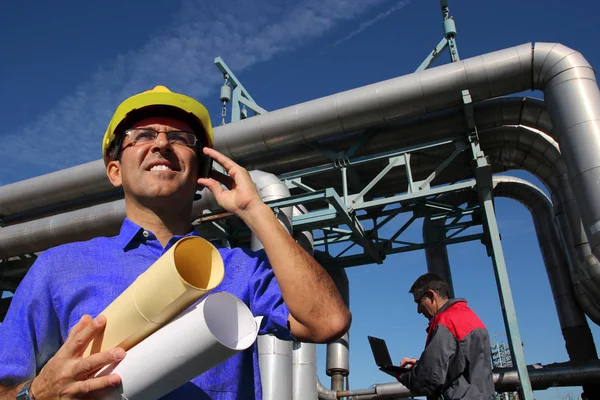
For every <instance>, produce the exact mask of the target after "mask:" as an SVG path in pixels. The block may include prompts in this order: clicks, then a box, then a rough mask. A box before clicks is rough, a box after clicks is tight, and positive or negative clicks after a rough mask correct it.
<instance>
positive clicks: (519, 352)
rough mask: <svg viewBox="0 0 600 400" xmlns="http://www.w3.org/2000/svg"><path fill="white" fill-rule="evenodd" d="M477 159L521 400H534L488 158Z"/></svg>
mask: <svg viewBox="0 0 600 400" xmlns="http://www.w3.org/2000/svg"><path fill="white" fill-rule="evenodd" d="M476 160H477V163H478V164H479V166H478V167H477V170H476V180H477V193H478V195H479V202H480V206H481V212H482V214H483V215H482V219H483V223H484V234H485V235H486V237H487V240H488V243H487V248H488V254H489V255H490V257H491V258H492V263H493V265H494V274H495V275H496V283H497V285H498V294H499V295H500V305H501V307H502V317H503V318H504V326H505V328H506V333H507V336H508V343H509V345H510V349H511V352H512V355H513V361H514V363H515V364H516V367H517V372H518V374H519V380H520V382H521V387H520V389H519V398H520V399H521V400H533V391H532V389H531V382H530V381H529V374H528V372H527V363H526V362H525V353H524V352H523V346H522V342H521V334H520V333H519V325H518V322H517V313H516V311H515V304H514V301H513V296H512V291H511V289H510V282H509V280H508V273H507V271H506V262H505V260H504V252H503V251H502V245H501V243H500V233H499V231H498V225H497V224H496V213H495V211H494V204H493V196H492V190H493V188H492V174H491V168H490V166H489V165H488V163H487V160H486V159H485V157H481V154H479V155H478V154H476Z"/></svg>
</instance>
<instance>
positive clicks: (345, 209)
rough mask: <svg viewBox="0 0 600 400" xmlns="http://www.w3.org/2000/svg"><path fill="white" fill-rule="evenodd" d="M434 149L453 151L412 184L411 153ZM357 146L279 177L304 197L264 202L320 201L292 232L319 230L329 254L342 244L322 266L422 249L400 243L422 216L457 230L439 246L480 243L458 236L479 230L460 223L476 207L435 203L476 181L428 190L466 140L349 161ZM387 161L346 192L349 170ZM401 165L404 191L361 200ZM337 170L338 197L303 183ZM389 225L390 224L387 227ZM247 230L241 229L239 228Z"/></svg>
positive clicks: (319, 243)
mask: <svg viewBox="0 0 600 400" xmlns="http://www.w3.org/2000/svg"><path fill="white" fill-rule="evenodd" d="M438 146H454V151H453V152H452V154H450V155H449V156H448V157H447V158H446V159H445V160H442V162H441V163H440V165H439V166H438V167H436V168H435V169H434V171H433V172H432V173H431V174H430V175H429V176H428V177H427V178H426V179H425V180H423V181H420V182H415V181H414V179H413V178H412V171H411V168H410V155H411V153H414V152H418V151H421V150H424V149H431V148H434V147H438ZM356 148H357V147H356V145H355V144H353V148H352V149H351V150H352V151H351V152H348V151H347V152H341V153H340V152H332V151H329V150H328V149H326V148H323V149H321V150H322V151H323V152H328V151H329V152H330V154H329V156H330V159H332V162H331V164H328V165H323V166H319V167H315V168H310V169H306V170H302V171H297V172H294V173H290V174H283V175H281V176H280V177H279V178H280V179H282V181H283V182H284V183H285V184H286V185H287V186H288V187H289V188H290V189H300V190H301V191H302V192H303V193H301V194H296V195H294V196H291V197H289V198H287V199H281V200H277V201H274V202H267V204H268V205H269V206H271V207H272V208H281V207H289V206H292V205H298V204H303V205H305V206H306V205H308V204H310V203H315V202H320V203H321V205H320V206H319V205H317V206H314V204H313V206H311V209H312V211H310V212H307V213H304V214H302V215H297V216H294V218H293V228H294V230H317V229H320V230H321V231H322V237H315V242H314V244H315V246H316V247H324V248H325V251H326V253H327V254H330V251H331V250H332V249H333V248H332V246H339V245H341V246H346V247H345V248H342V249H340V251H339V252H337V254H336V255H331V254H330V255H329V256H328V257H326V260H324V261H323V260H320V261H323V262H322V264H323V265H324V266H326V267H328V268H344V267H349V266H356V265H364V264H369V263H373V262H376V263H381V262H382V261H383V259H384V258H385V256H386V255H387V254H395V253H400V252H406V251H412V250H418V249H423V248H425V247H427V246H428V245H431V244H426V243H415V242H411V241H406V240H402V239H401V235H402V234H403V233H404V232H405V231H406V230H407V229H408V228H409V227H410V226H411V225H412V224H413V223H414V222H415V221H416V220H417V219H418V218H421V217H424V216H426V215H431V216H433V218H442V217H445V218H454V224H455V226H449V227H448V229H449V230H452V231H453V234H452V236H451V237H447V238H446V239H445V240H444V241H443V243H444V244H451V243H459V242H464V241H470V240H481V238H482V236H481V233H472V232H471V233H470V234H468V233H467V234H464V235H462V236H459V234H461V233H464V231H466V230H467V229H469V228H471V227H478V226H479V225H480V223H478V222H477V221H475V220H473V221H462V222H459V221H461V219H462V218H464V217H472V216H473V215H474V214H476V213H477V209H476V208H473V207H471V208H469V209H462V208H459V207H455V206H450V205H446V204H443V203H440V202H439V201H435V197H436V196H438V195H439V194H442V193H446V192H451V191H455V190H464V189H472V188H474V187H475V184H476V182H475V180H470V181H465V182H458V183H455V184H451V185H444V186H440V187H433V188H431V187H430V186H431V183H432V182H434V181H435V178H436V176H438V175H439V173H440V172H441V171H442V170H443V169H444V168H446V167H447V166H448V165H449V164H450V163H451V162H452V160H454V159H455V158H456V157H457V156H458V155H459V154H460V153H461V152H462V151H463V150H464V149H467V148H469V145H468V142H467V141H466V140H465V138H464V137H460V138H453V139H447V140H440V141H437V142H430V143H425V144H421V145H416V146H410V147H408V148H405V149H402V150H398V151H394V152H386V153H382V154H376V155H372V156H367V157H361V158H356V159H352V158H349V157H348V154H353V153H354V151H356ZM382 159H387V160H388V165H386V166H385V167H384V168H383V169H382V170H381V171H380V172H379V174H377V176H376V177H375V178H374V179H373V180H372V181H371V182H369V183H368V184H367V185H366V186H364V188H363V189H362V190H361V191H360V192H359V193H355V194H351V193H349V187H348V183H347V181H346V179H347V174H349V173H351V172H354V171H353V169H352V168H353V167H354V166H357V165H361V164H364V163H368V162H374V161H377V160H382ZM398 166H403V167H404V169H405V173H406V176H407V181H408V186H407V187H406V188H405V191H406V192H405V193H404V194H400V195H396V196H392V197H388V198H383V199H375V200H369V199H367V200H365V198H366V196H368V193H369V191H370V190H371V189H372V188H373V187H374V186H375V185H377V183H378V182H379V181H380V180H381V179H382V178H383V177H384V176H385V175H386V174H387V173H388V172H389V171H390V170H391V169H392V168H394V167H398ZM335 169H339V170H340V171H341V174H340V175H341V176H340V177H341V179H342V182H341V187H342V192H343V193H342V196H340V195H339V194H338V193H337V192H336V190H335V189H333V188H326V189H320V190H317V189H314V188H312V187H310V186H309V185H307V184H305V183H304V182H303V178H304V177H307V176H311V175H315V174H319V173H322V172H326V171H331V170H335ZM401 213H412V216H409V217H408V220H407V221H405V222H404V223H402V225H401V226H400V228H399V229H396V231H395V233H392V234H390V236H389V237H381V236H380V235H379V233H380V231H381V229H382V228H383V227H384V226H385V225H386V224H390V223H391V222H392V221H393V220H394V219H395V218H396V217H397V216H398V215H399V214H401ZM228 216H229V214H228V213H224V212H222V211H215V212H214V213H213V214H205V215H204V216H203V217H202V218H200V219H198V220H197V221H196V223H206V222H211V223H213V224H216V223H218V220H219V219H220V218H222V217H228ZM367 221H371V222H372V227H371V228H370V229H367V228H365V226H366V225H363V223H364V222H367ZM388 226H389V225H388ZM239 229H242V230H243V229H245V228H243V227H242V228H239ZM242 230H240V231H238V232H234V231H230V232H229V234H230V237H232V238H234V239H235V237H236V236H237V237H240V236H243V235H246V234H247V232H245V231H242ZM360 248H362V251H363V253H362V254H349V253H350V252H351V250H353V252H354V253H356V250H358V249H360Z"/></svg>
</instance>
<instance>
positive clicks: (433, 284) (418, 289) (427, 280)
mask: <svg viewBox="0 0 600 400" xmlns="http://www.w3.org/2000/svg"><path fill="white" fill-rule="evenodd" d="M429 290H433V291H434V292H436V293H437V294H438V295H439V296H440V297H441V298H444V299H447V298H448V296H449V294H450V289H449V287H448V284H447V283H446V281H445V280H443V279H442V277H441V276H439V275H437V274H434V273H432V272H429V273H427V274H423V275H421V276H420V277H418V278H417V280H416V281H415V283H413V284H412V286H411V287H410V290H409V291H408V293H412V294H413V295H414V296H415V298H417V299H418V298H421V297H423V296H424V295H425V293H427V292H428V291H429Z"/></svg>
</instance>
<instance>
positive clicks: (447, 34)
mask: <svg viewBox="0 0 600 400" xmlns="http://www.w3.org/2000/svg"><path fill="white" fill-rule="evenodd" d="M440 5H441V7H442V16H443V17H444V37H443V38H442V40H440V42H439V43H438V44H437V46H435V48H434V49H433V50H432V51H431V53H429V55H428V56H427V57H426V58H425V60H423V62H422V63H421V65H419V67H418V68H417V69H416V71H415V72H419V71H422V70H424V69H427V68H429V66H431V64H433V62H434V61H435V60H437V58H438V57H439V55H440V54H442V51H444V49H445V48H446V47H448V50H449V52H450V61H452V62H456V61H459V60H460V58H459V56H458V46H457V44H456V25H455V24H454V19H452V17H451V16H450V9H449V8H448V0H441V1H440Z"/></svg>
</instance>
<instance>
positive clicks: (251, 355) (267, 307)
mask: <svg viewBox="0 0 600 400" xmlns="http://www.w3.org/2000/svg"><path fill="white" fill-rule="evenodd" d="M188 235H196V236H198V232H197V231H195V230H194V231H192V232H191V233H189V234H188ZM186 236H187V235H186ZM181 237H182V236H174V237H173V238H171V240H169V242H168V243H167V246H166V247H165V248H163V247H162V246H161V244H160V242H159V241H158V239H157V238H156V236H155V235H154V234H153V233H152V232H149V231H145V230H144V229H143V228H141V227H140V226H138V225H136V224H135V223H133V222H131V221H130V220H128V219H126V220H125V221H124V223H123V226H122V227H121V231H120V233H119V235H118V236H114V237H110V238H107V237H98V238H95V239H92V240H89V241H86V242H77V243H69V244H65V245H62V246H58V247H55V248H52V249H49V250H47V251H45V252H43V253H42V254H40V255H39V257H38V259H37V260H36V262H35V263H34V265H33V266H32V267H31V269H30V270H29V272H28V273H27V275H26V276H25V278H24V279H23V281H22V282H21V284H20V285H19V287H18V289H17V291H16V293H15V295H14V297H13V300H12V303H11V306H10V309H9V310H8V313H7V315H6V318H5V319H4V322H3V323H2V325H1V326H0V384H2V385H7V386H12V385H15V384H17V383H19V382H23V381H25V380H26V379H28V378H31V377H33V376H35V375H36V374H37V373H39V371H40V369H41V368H42V367H43V366H44V364H45V363H46V362H47V361H48V360H49V359H50V358H51V357H52V356H53V355H54V353H56V351H57V350H58V349H59V347H60V346H61V345H62V344H63V343H64V341H65V340H66V338H67V336H68V334H69V331H70V330H71V328H72V327H73V325H75V324H76V323H77V322H78V321H79V320H80V319H81V317H82V316H83V315H84V314H90V315H92V316H94V317H95V316H96V315H98V314H100V313H101V312H102V311H103V310H104V309H105V308H106V307H107V306H108V305H109V304H110V303H111V302H112V301H113V300H114V299H115V298H116V297H117V296H119V294H121V293H122V292H123V291H124V290H125V289H126V288H127V287H128V286H129V285H130V284H131V283H132V282H133V281H134V280H135V279H136V278H137V277H138V276H139V275H140V274H141V273H143V272H144V271H145V270H146V269H147V268H148V267H150V266H151V265H152V264H153V263H154V262H155V261H156V260H157V259H158V258H159V257H160V256H161V255H162V254H164V253H165V252H166V251H167V250H168V249H169V248H170V247H171V246H172V245H173V244H174V243H175V242H177V241H178V240H179V239H181ZM219 252H220V254H221V256H222V257H223V261H224V264H225V277H224V278H223V282H222V283H221V284H220V285H219V286H218V287H217V288H216V289H215V290H214V291H213V293H216V292H220V291H224V292H229V293H231V294H233V295H235V296H236V297H238V298H239V299H241V300H242V301H244V303H246V305H248V307H249V308H250V310H251V311H252V314H253V315H254V316H259V315H262V316H264V318H263V321H262V324H261V329H260V333H261V334H264V333H273V334H274V335H275V336H277V337H278V338H280V339H284V340H291V339H292V336H291V333H290V331H289V328H288V324H287V320H288V316H289V310H288V308H287V306H286V305H285V303H284V302H283V298H282V296H281V291H280V289H279V285H278V284H277V281H276V279H275V275H274V274H273V270H272V269H271V266H270V264H269V261H268V259H267V257H266V254H265V252H264V251H258V252H254V251H248V250H242V249H228V248H219ZM164 398H165V399H169V400H171V399H173V400H174V399H201V400H205V399H219V400H233V399H236V400H241V399H261V398H262V388H261V385H260V372H259V369H258V352H257V350H256V344H254V345H253V346H251V347H250V348H249V349H248V350H246V351H243V352H241V353H238V354H237V355H235V356H233V357H232V358H230V359H229V360H226V361H225V362H223V363H221V364H219V365H217V366H216V367H214V368H212V369H211V370H209V371H206V372H205V373H203V374H202V375H200V376H198V377H196V378H194V379H193V380H192V381H190V382H188V383H187V384H185V385H184V386H182V387H180V388H179V389H177V390H175V391H173V392H171V393H170V394H169V395H167V396H165V397H164Z"/></svg>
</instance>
